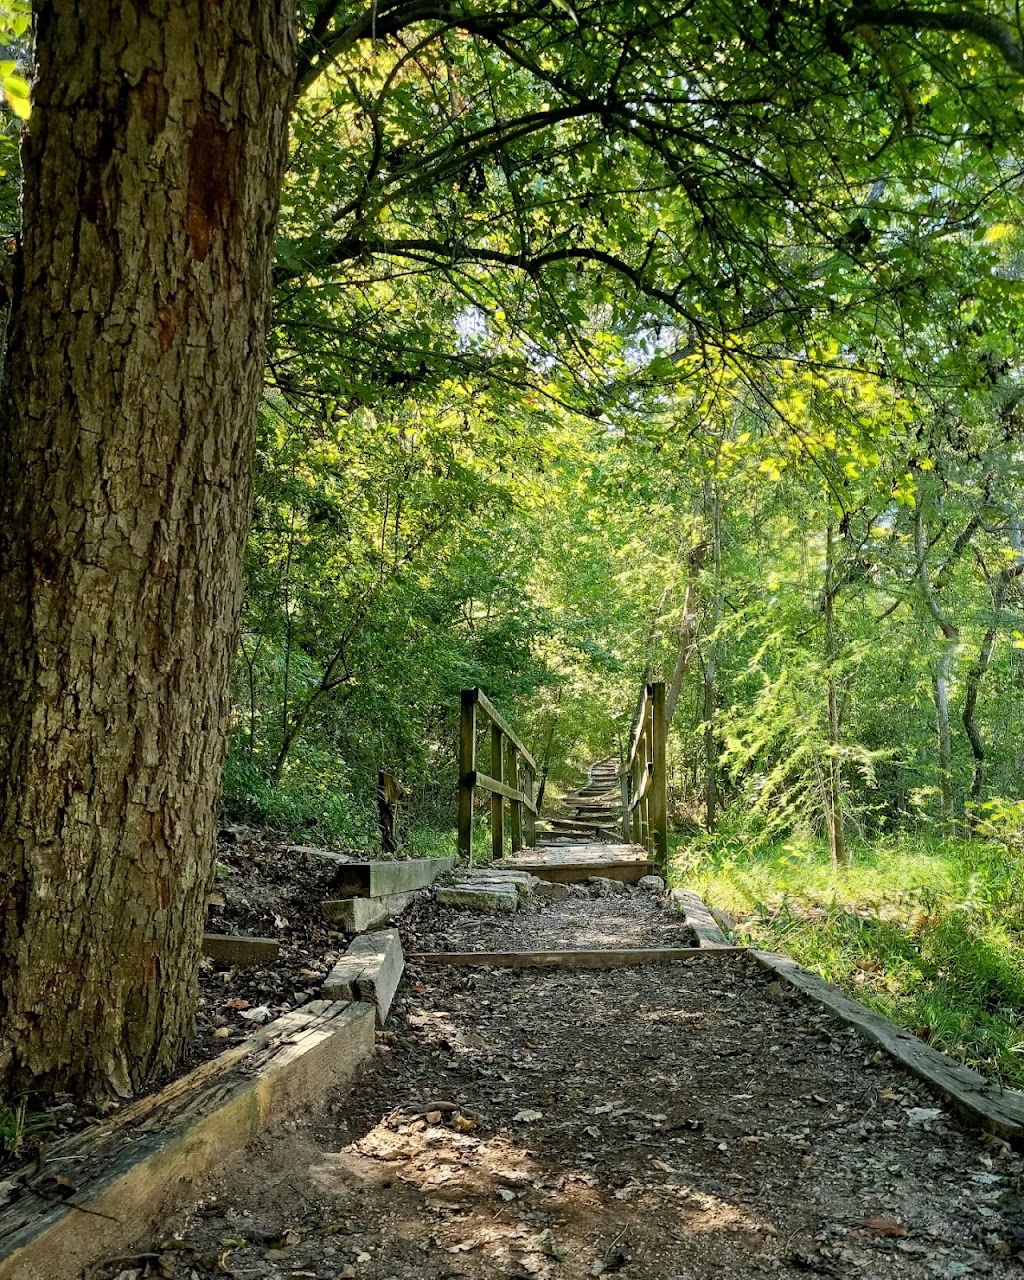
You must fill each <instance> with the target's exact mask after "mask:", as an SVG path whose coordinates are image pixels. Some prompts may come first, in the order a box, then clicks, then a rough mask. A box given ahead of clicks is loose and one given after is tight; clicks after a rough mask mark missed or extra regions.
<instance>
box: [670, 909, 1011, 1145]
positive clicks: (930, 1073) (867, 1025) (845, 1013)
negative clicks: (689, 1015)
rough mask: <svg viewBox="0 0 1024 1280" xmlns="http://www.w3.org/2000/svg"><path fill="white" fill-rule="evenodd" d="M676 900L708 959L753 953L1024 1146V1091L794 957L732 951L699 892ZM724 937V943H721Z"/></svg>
mask: <svg viewBox="0 0 1024 1280" xmlns="http://www.w3.org/2000/svg"><path fill="white" fill-rule="evenodd" d="M671 896H672V898H673V900H674V901H676V902H681V903H682V905H683V907H684V910H685V912H686V921H687V924H689V925H690V927H691V928H692V929H693V930H694V932H695V933H697V936H698V938H699V939H700V941H701V950H706V951H707V954H708V955H724V954H727V953H731V954H735V953H736V951H737V950H740V951H744V950H745V951H747V952H748V954H749V955H750V956H752V957H753V959H754V960H755V961H756V962H757V963H758V964H759V965H760V966H761V967H762V968H764V969H767V970H768V972H769V973H771V974H773V975H774V976H775V977H776V978H778V979H779V980H780V981H781V982H786V983H788V984H789V985H790V986H791V987H794V988H795V989H796V990H797V991H799V992H800V993H801V994H802V995H804V996H806V997H807V998H808V999H809V1000H813V1001H814V1003H815V1004H817V1005H820V1006H821V1007H822V1008H823V1009H827V1010H828V1011H829V1012H830V1013H832V1014H834V1015H835V1017H837V1018H838V1019H839V1020H840V1021H841V1022H844V1023H846V1025H847V1026H849V1027H854V1028H855V1029H856V1030H857V1031H859V1032H860V1033H861V1035H863V1036H864V1037H865V1038H866V1039H868V1040H870V1041H872V1042H873V1043H874V1044H877V1045H878V1046H879V1047H880V1048H882V1049H883V1050H884V1051H885V1052H886V1053H887V1054H889V1056H890V1057H891V1058H892V1059H893V1060H894V1061H895V1062H896V1063H898V1064H899V1066H901V1067H903V1068H904V1069H905V1070H906V1071H909V1072H910V1074H911V1075H912V1076H916V1077H917V1079H918V1080H920V1081H922V1082H923V1083H924V1084H926V1085H928V1086H929V1087H930V1088H932V1089H934V1090H936V1091H937V1092H938V1093H939V1094H940V1095H941V1097H942V1098H943V1099H944V1101H945V1102H946V1103H947V1105H948V1106H949V1107H950V1109H951V1110H952V1111H954V1112H955V1113H956V1114H957V1115H958V1116H959V1117H960V1119H961V1120H963V1121H964V1122H965V1123H967V1124H969V1125H971V1126H973V1127H974V1128H976V1129H983V1130H985V1131H986V1132H987V1133H994V1134H998V1136H999V1137H1001V1138H1005V1139H1006V1140H1007V1141H1008V1142H1012V1143H1013V1145H1014V1146H1015V1147H1018V1148H1021V1147H1024V1093H1021V1092H1019V1091H1018V1090H1016V1089H1002V1088H1000V1086H999V1085H998V1084H994V1083H993V1082H992V1081H990V1080H986V1079H985V1077H984V1076H983V1075H982V1074H981V1073H980V1072H978V1071H974V1070H973V1069H972V1068H971V1067H965V1066H964V1065H963V1063H961V1062H956V1061H955V1060H954V1059H953V1058H950V1057H949V1056H948V1055H947V1054H944V1053H940V1052H939V1050H938V1049H933V1048H932V1047H931V1045H929V1044H925V1043H924V1041H923V1040H919V1039H918V1038H917V1036H915V1035H913V1034H912V1033H911V1032H909V1031H907V1030H906V1029H905V1028H904V1027H898V1026H897V1025H896V1023H895V1022H890V1020H889V1019H888V1018H884V1017H883V1016H882V1015H881V1014H880V1013H875V1011H874V1010H873V1009H868V1008H867V1007H866V1006H865V1005H862V1004H861V1003H860V1001H858V1000H854V999H853V997H852V996H848V995H847V994H846V992H845V991H840V989H839V988H838V987H836V986H833V985H832V983H831V982H826V981H825V979H824V978H822V977H819V976H818V974H816V973H811V972H810V970H808V969H805V968H804V967H803V966H802V965H799V964H797V962H796V961H795V960H794V959H793V958H792V957H791V956H784V955H778V954H776V953H775V952H772V951H756V950H755V949H754V948H753V947H746V948H743V947H741V948H735V947H731V946H730V945H729V944H728V942H726V941H725V935H724V934H723V933H722V931H721V930H720V929H719V928H718V925H717V924H715V922H714V919H713V918H712V916H711V913H710V911H709V910H708V908H707V906H706V905H705V903H703V902H702V901H701V899H700V898H699V897H698V896H697V894H695V893H692V892H691V891H689V890H679V889H674V890H673V891H672V895H671ZM708 922H710V923H708ZM719 938H720V939H722V941H721V942H719V941H718V940H717V939H719Z"/></svg>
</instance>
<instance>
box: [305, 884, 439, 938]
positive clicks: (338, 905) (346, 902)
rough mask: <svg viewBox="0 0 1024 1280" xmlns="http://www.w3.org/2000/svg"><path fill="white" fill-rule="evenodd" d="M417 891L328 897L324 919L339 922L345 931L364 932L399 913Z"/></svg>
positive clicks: (334, 922)
mask: <svg viewBox="0 0 1024 1280" xmlns="http://www.w3.org/2000/svg"><path fill="white" fill-rule="evenodd" d="M418 892H419V891H418V890H415V891H413V892H412V893H391V894H388V896H387V897H386V898H328V899H327V901H326V902H325V903H324V905H323V913H324V919H325V920H328V921H330V923H331V924H340V925H341V927H342V928H343V929H344V930H345V931H346V933H365V932H366V930H367V929H375V928H376V927H377V926H378V925H380V924H384V923H385V922H386V921H388V920H393V919H394V918H395V916H399V915H401V914H402V912H403V911H404V910H405V909H406V907H407V906H408V905H409V903H410V902H413V901H414V900H415V898H416V894H417V893H418Z"/></svg>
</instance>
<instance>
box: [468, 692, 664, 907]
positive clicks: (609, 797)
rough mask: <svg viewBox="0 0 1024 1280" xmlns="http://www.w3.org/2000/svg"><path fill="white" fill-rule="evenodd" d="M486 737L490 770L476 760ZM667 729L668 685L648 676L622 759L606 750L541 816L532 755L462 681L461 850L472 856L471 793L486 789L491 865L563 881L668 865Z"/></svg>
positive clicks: (632, 875) (630, 875) (622, 876)
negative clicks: (580, 783)
mask: <svg viewBox="0 0 1024 1280" xmlns="http://www.w3.org/2000/svg"><path fill="white" fill-rule="evenodd" d="M488 726H489V734H488V732H487V728H488ZM488 737H489V743H490V745H489V752H488V760H489V765H488V767H489V772H487V773H485V772H483V771H482V770H481V769H480V768H479V763H480V761H479V759H478V748H479V747H481V746H482V745H483V744H482V742H481V739H482V738H484V739H486V738H488ZM666 737H667V725H666V721H665V685H664V683H663V682H660V681H659V682H656V683H652V684H645V685H644V686H643V688H642V689H641V691H640V697H639V699H638V702H637V709H636V714H635V716H634V719H633V726H632V729H631V732H630V735H629V740H628V747H627V751H626V754H625V758H624V759H623V760H621V761H619V760H616V759H614V758H613V757H608V758H606V759H603V760H599V761H597V762H596V763H595V764H593V765H591V767H590V772H589V775H588V777H587V781H586V782H585V783H584V784H583V786H582V787H580V788H579V789H578V790H577V791H574V792H571V793H570V794H568V795H566V796H565V797H563V799H562V801H561V802H560V805H559V806H558V811H557V812H554V813H552V814H551V816H550V817H548V818H547V819H546V820H545V821H544V822H541V820H540V817H541V815H540V814H539V812H538V806H537V803H536V799H535V796H536V781H537V764H536V761H535V760H534V758H533V756H532V755H531V754H530V752H529V751H528V750H527V748H526V747H525V746H524V745H523V743H522V741H521V740H520V738H519V737H518V736H517V734H516V733H515V731H514V730H513V729H512V728H511V726H510V725H509V724H508V723H507V721H506V720H505V719H504V718H503V717H502V716H501V714H500V713H499V712H498V710H497V709H496V708H495V707H494V705H493V704H492V703H491V701H490V700H489V699H488V698H487V696H486V695H485V694H484V693H483V691H482V690H480V689H466V690H464V691H463V694H462V719H461V729H460V738H459V740H460V752H459V757H460V767H459V853H460V854H461V856H462V857H464V858H465V859H466V860H467V861H468V862H470V863H472V861H473V814H474V796H475V793H476V791H477V789H480V790H483V791H486V792H487V793H488V794H489V797H490V825H491V857H492V860H493V863H494V864H495V865H498V866H501V867H505V868H514V869H516V870H521V871H531V872H533V873H534V874H538V875H541V876H542V877H543V878H544V879H545V880H557V881H562V882H572V881H580V880H586V879H587V878H588V877H590V876H605V877H607V878H609V879H614V880H626V881H630V882H635V881H636V880H639V879H640V877H641V876H644V875H649V874H652V873H653V874H659V875H661V874H664V870H665V864H666V861H667V857H668V795H667V776H666ZM482 754H483V753H482V752H479V755H481V756H482ZM506 806H507V809H508V828H509V840H508V844H509V846H510V850H511V852H510V854H508V855H506V839H505V832H506V828H505V816H506Z"/></svg>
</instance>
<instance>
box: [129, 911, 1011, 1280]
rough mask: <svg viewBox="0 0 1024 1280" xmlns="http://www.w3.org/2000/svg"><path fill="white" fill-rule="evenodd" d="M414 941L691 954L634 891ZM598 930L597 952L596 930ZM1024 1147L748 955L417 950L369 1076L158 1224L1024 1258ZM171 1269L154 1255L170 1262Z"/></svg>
mask: <svg viewBox="0 0 1024 1280" xmlns="http://www.w3.org/2000/svg"><path fill="white" fill-rule="evenodd" d="M402 932H403V937H404V938H405V940H406V949H407V950H408V951H412V950H415V949H417V947H420V946H425V947H426V948H428V949H434V948H437V947H440V946H445V947H456V946H464V947H465V948H466V949H473V948H478V949H479V948H481V947H483V946H487V947H493V948H498V947H502V948H510V949H514V948H522V947H553V946H581V945H587V946H593V945H595V944H598V945H602V944H603V945H608V946H619V945H623V944H625V945H637V944H639V943H642V944H644V945H650V944H651V943H661V944H662V945H679V943H680V941H681V931H680V926H679V924H678V922H677V921H676V920H675V919H674V918H673V917H672V916H670V915H669V914H668V912H666V911H665V910H664V909H663V908H662V907H661V906H660V904H659V903H658V901H657V900H656V899H654V898H652V897H650V896H648V895H644V894H642V893H641V892H639V891H636V890H630V891H628V892H627V893H625V894H623V895H621V896H620V895H616V896H614V897H610V898H603V899H593V898H589V897H580V896H577V895H574V896H572V897H570V898H569V899H568V900H567V901H566V902H563V903H558V904H554V903H551V904H544V905H541V906H537V907H531V908H529V909H528V910H526V911H524V912H521V913H520V914H519V915H517V916H515V917H511V918H508V917H506V918H502V919H498V918H490V917H478V916H469V915H459V914H457V913H456V912H454V911H451V910H448V911H443V910H439V909H437V908H435V907H433V906H431V905H428V904H421V905H420V906H418V907H417V908H415V910H414V913H413V914H412V916H411V918H410V919H409V920H408V921H407V922H403V929H402ZM599 939H600V943H598V940H599ZM1022 1191H1024V1165H1022V1162H1021V1160H1020V1159H1019V1158H1018V1156H1016V1155H1015V1154H1012V1153H1010V1152H1009V1151H1008V1150H1007V1149H1006V1148H1005V1147H1004V1146H1003V1145H1002V1144H1001V1143H998V1142H994V1141H992V1140H989V1139H987V1138H985V1137H983V1136H981V1135H978V1134H975V1133H972V1132H970V1131H967V1130H964V1129H963V1128H962V1127H961V1126H960V1125H959V1124H958V1123H957V1122H956V1121H955V1120H954V1119H953V1118H952V1117H950V1116H948V1115H946V1114H945V1113H944V1112H943V1111H942V1110H941V1109H940V1108H939V1106H938V1104H937V1102H936V1100H935V1099H934V1098H933V1097H932V1096H931V1095H930V1094H928V1093H927V1092H926V1091H925V1090H924V1089H923V1088H922V1087H920V1086H919V1085H918V1084H917V1083H916V1082H914V1081H913V1080H912V1079H911V1078H909V1077H908V1076H906V1075H904V1074H903V1073H902V1072H901V1071H900V1070H899V1069H898V1068H897V1067H895V1065H894V1064H892V1063H891V1062H890V1061H889V1060H888V1059H886V1058H884V1057H882V1056H881V1055H878V1054H876V1053H874V1052H873V1049H872V1047H870V1046H868V1045H867V1044H865V1042H863V1041H862V1040H861V1039H860V1038H859V1037H858V1036H857V1035H856V1034H855V1033H854V1032H852V1031H850V1030H848V1029H847V1028H845V1027H844V1026H842V1025H841V1024H839V1023H837V1022H836V1021H834V1020H833V1019H832V1018H831V1017H830V1016H829V1015H827V1014H825V1013H823V1012H820V1011H818V1010H816V1009H815V1008H814V1007H812V1006H810V1005H808V1004H806V1003H804V1002H802V1001H801V999H800V998H799V997H798V996H796V995H795V994H790V993H789V992H788V990H786V989H783V988H782V987H781V986H780V985H779V984H777V983H774V982H773V981H772V980H771V977H770V975H768V974H766V973H764V972H762V971H761V970H760V969H758V968H757V967H756V965H755V963H754V962H753V960H749V961H748V960H747V958H746V957H744V956H735V955H734V956H729V957H726V956H718V957H714V956H707V957H705V956H702V957H698V958H695V959H694V960H692V961H686V962H683V963H679V964H676V965H673V966H671V967H658V968H645V969H634V970H612V971H604V972H595V971H589V972H581V973H556V972H552V971H543V970H534V971H527V972H525V973H516V972H509V971H496V972H487V971H470V970H457V969H443V968H433V967H427V966H420V967H415V966H413V967H410V969H409V970H408V971H407V975H406V978H405V980H404V982H403V984H402V987H401V988H400V991H399V995H398V999H397V1000H396V1004H395V1006H394V1008H393V1011H392V1015H391V1018H390V1019H389V1024H388V1028H387V1030H386V1031H385V1032H383V1033H382V1034H381V1035H380V1037H379V1044H378V1055H377V1058H376V1061H375V1063H374V1065H373V1067H372V1069H371V1070H370V1071H369V1072H368V1073H367V1074H366V1075H365V1076H364V1077H363V1079H362V1080H361V1082H360V1083H359V1084H358V1085H357V1086H356V1088H355V1089H354V1090H353V1091H352V1093H351V1094H349V1095H348V1096H346V1097H343V1098H341V1099H339V1100H337V1101H335V1102H334V1103H333V1105H331V1106H330V1107H329V1108H328V1109H327V1111H326V1112H325V1113H323V1114H320V1115H313V1116H310V1117H309V1118H308V1119H307V1120H305V1121H303V1122H302V1123H300V1124H297V1125H294V1126H293V1127H292V1128H291V1129H290V1130H289V1131H286V1132H283V1133H281V1134H279V1135H277V1136H275V1137H272V1138H270V1139H269V1140H266V1141H264V1142H263V1143H262V1144H261V1145H260V1147H259V1148H258V1149H257V1150H256V1151H255V1152H252V1151H250V1152H249V1153H248V1154H247V1156H246V1158H245V1159H244V1160H243V1161H240V1162H239V1163H238V1164H237V1165H235V1166H234V1167H230V1168H228V1169H227V1170H226V1171H225V1172H224V1174H223V1176H222V1177H220V1178H219V1179H218V1180H217V1182H216V1184H215V1185H213V1186H211V1187H209V1188H207V1189H206V1193H205V1194H204V1197H203V1200H202V1202H201V1203H200V1204H199V1206H198V1208H197V1209H196V1210H195V1211H194V1212H193V1213H191V1214H190V1215H188V1216H187V1217H186V1218H179V1219H176V1220H175V1221H174V1222H173V1223H171V1224H168V1225H169V1227H171V1228H174V1229H176V1230H177V1232H178V1233H179V1234H180V1236H181V1238H182V1241H183V1242H184V1243H185V1244H186V1245H187V1247H186V1248H183V1249H181V1250H179V1251H177V1252H176V1253H174V1254H165V1255H164V1257H165V1259H166V1261H165V1262H164V1263H163V1264H161V1265H163V1267H164V1271H163V1274H167V1275H176V1274H181V1275H184V1276H188V1275H189V1274H190V1272H194V1273H195V1274H196V1275H198V1276H201V1277H205V1276H206V1275H224V1274H229V1275H231V1274H233V1275H236V1276H239V1277H243V1276H251V1277H266V1278H268V1280H278V1278H284V1277H287V1278H289V1280H297V1278H299V1277H314V1278H317V1280H343V1278H350V1277H356V1278H359V1280H412V1277H417V1278H420V1277H423V1278H424V1280H451V1278H453V1277H471V1278H473V1280H477V1278H479V1280H483V1278H484V1277H549V1278H550V1280H583V1278H584V1277H589V1276H598V1275H616V1276H621V1277H622V1278H623V1280H654V1278H655V1277H657V1278H658V1280H711V1278H712V1277H715V1278H716V1280H723V1278H724V1280H729V1278H735V1280H739V1278H740V1277H753V1276H760V1275H765V1276H779V1277H787V1278H788V1277H793V1278H794V1280H796V1277H801V1278H803V1277H807V1276H808V1275H812V1276H813V1275H822V1276H849V1275H864V1276H871V1277H874V1276H883V1277H888V1276H905V1277H938V1278H940V1280H957V1278H958V1277H974V1276H1004V1275H1005V1276H1011V1275H1017V1274H1021V1275H1024V1267H1022V1266H1021V1263H1020V1262H1019V1261H1018V1260H1017V1259H1016V1257H1015V1256H1014V1255H1015V1254H1016V1253H1017V1252H1018V1250H1020V1249H1021V1248H1022V1247H1024V1202H1022V1200H1021V1198H1020V1193H1021V1192H1022ZM154 1274H157V1272H155V1271H154Z"/></svg>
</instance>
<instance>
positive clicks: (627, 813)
mask: <svg viewBox="0 0 1024 1280" xmlns="http://www.w3.org/2000/svg"><path fill="white" fill-rule="evenodd" d="M667 740H668V723H667V720H666V718H665V683H664V681H656V682H654V683H653V684H645V685H644V686H643V688H642V689H641V691H640V696H639V698H638V699H637V710H636V718H635V720H634V722H633V729H632V732H631V733H630V735H629V750H628V752H627V753H626V759H625V762H624V764H623V766H622V768H621V769H620V770H619V779H620V782H621V785H622V837H623V839H624V840H631V841H632V842H633V843H634V844H642V845H644V846H646V848H647V851H648V852H649V853H651V854H653V856H654V860H655V862H656V863H657V865H658V867H659V869H660V870H661V871H664V869H665V863H666V861H667V859H668V774H667V766H666V745H667Z"/></svg>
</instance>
